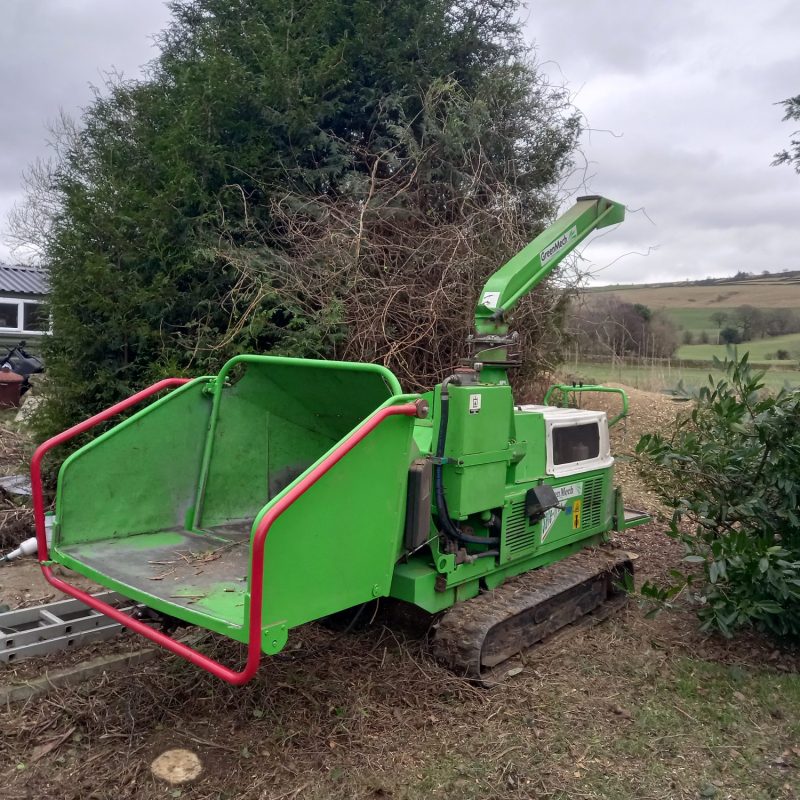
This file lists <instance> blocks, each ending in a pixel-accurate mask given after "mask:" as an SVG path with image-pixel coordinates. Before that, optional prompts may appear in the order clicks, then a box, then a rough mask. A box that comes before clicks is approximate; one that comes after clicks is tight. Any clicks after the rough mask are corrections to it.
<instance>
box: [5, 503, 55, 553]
mask: <svg viewBox="0 0 800 800" xmlns="http://www.w3.org/2000/svg"><path fill="white" fill-rule="evenodd" d="M54 519H55V517H54V516H53V515H52V514H48V515H47V516H46V517H45V518H44V533H45V536H46V537H47V544H48V546H49V545H50V542H51V541H52V539H53V521H54ZM38 550H39V545H38V544H37V542H36V537H35V536H31V538H30V539H26V540H25V541H24V542H22V544H20V546H19V547H17V548H16V549H15V550H12V551H11V552H10V553H6V554H5V555H4V556H3V557H2V558H0V564H2V563H5V562H7V561H16V560H17V559H18V558H22V557H23V556H35V555H36V552H37V551H38Z"/></svg>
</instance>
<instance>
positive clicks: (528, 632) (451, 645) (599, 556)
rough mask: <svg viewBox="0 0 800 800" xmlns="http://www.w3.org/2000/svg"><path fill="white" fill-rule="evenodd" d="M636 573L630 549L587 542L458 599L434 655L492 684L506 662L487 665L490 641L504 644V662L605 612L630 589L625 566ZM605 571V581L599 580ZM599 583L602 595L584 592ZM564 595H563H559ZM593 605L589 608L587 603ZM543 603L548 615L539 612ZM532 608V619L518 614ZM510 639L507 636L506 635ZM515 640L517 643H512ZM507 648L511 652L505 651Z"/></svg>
mask: <svg viewBox="0 0 800 800" xmlns="http://www.w3.org/2000/svg"><path fill="white" fill-rule="evenodd" d="M626 571H627V572H630V573H631V574H632V573H633V564H632V562H631V560H630V557H629V556H628V554H627V553H625V552H624V551H621V550H614V549H611V548H606V547H598V548H587V549H585V550H581V551H580V552H578V553H576V554H574V555H572V556H569V557H568V558H565V559H564V560H562V561H559V562H557V563H555V564H551V565H550V566H548V567H542V568H540V569H535V570H531V571H530V572H526V573H524V574H522V575H519V576H517V577H515V578H510V579H509V580H507V581H505V582H504V583H503V584H501V585H500V586H499V587H498V588H497V589H493V590H490V591H485V592H483V593H482V594H480V595H478V596H477V597H475V598H473V599H471V600H467V601H465V602H462V603H458V604H457V605H455V606H453V608H451V609H449V610H448V611H446V612H445V613H444V614H443V615H442V617H441V618H440V619H439V620H438V622H437V623H436V625H435V627H434V636H433V644H432V646H433V653H434V656H435V657H436V658H437V659H438V660H439V661H441V662H443V663H444V664H446V665H447V666H448V667H450V668H451V669H452V670H453V671H454V672H456V673H458V674H460V675H463V676H465V677H468V678H470V679H472V680H474V681H476V682H478V683H482V684H484V685H487V686H490V685H493V684H494V683H496V682H497V680H496V678H497V675H498V674H500V673H501V672H502V669H498V668H497V667H498V666H500V667H501V668H502V662H501V663H500V664H498V663H492V664H490V665H487V664H485V663H483V662H484V661H485V660H486V656H485V651H486V648H487V644H489V645H492V646H493V649H494V650H495V654H494V658H492V657H489V660H490V661H493V662H496V661H497V658H498V655H497V651H498V650H499V651H500V653H501V654H502V660H503V662H504V661H505V660H507V659H509V658H513V656H515V655H517V654H519V653H520V652H522V651H524V650H525V649H526V648H528V647H531V646H532V645H534V644H536V643H537V642H539V641H542V640H543V639H544V638H546V637H547V636H549V635H551V634H553V633H555V632H556V631H557V630H560V629H561V628H563V627H564V626H565V625H569V624H571V623H573V622H576V621H578V620H579V619H581V618H582V617H584V616H585V615H586V614H597V616H598V618H605V616H607V615H608V614H607V613H604V610H603V606H604V605H608V606H609V607H613V608H614V609H616V608H617V607H619V606H620V605H621V604H622V602H621V600H620V598H622V600H623V601H624V597H625V596H624V594H621V591H620V590H619V589H618V588H617V587H616V584H617V582H618V581H619V580H620V578H621V577H622V574H623V573H624V572H626ZM601 576H602V578H603V581H602V583H595V581H596V580H597V579H599V578H600V577H601ZM592 583H595V593H601V594H602V599H600V600H599V601H598V598H597V597H596V596H594V597H593V596H589V594H586V595H583V596H582V595H581V593H582V592H584V588H583V586H582V585H584V584H586V585H587V587H586V589H587V591H588V590H589V586H590V585H591V584H592ZM559 596H562V597H561V598H560V599H559ZM587 604H588V605H589V606H590V607H588V608H586V607H585V606H586V605H587ZM537 606H539V607H540V611H541V617H542V619H535V618H536V616H537V615H536V608H537ZM520 614H526V617H527V616H531V617H533V618H534V619H532V620H531V622H532V623H533V624H531V625H529V626H528V625H527V624H526V622H525V620H520V619H517V620H516V622H517V627H518V628H519V626H520V625H522V627H521V628H519V629H518V630H516V631H515V630H513V628H514V621H515V618H518V617H519V615H520ZM504 634H505V635H506V637H507V638H509V640H510V641H509V643H508V644H506V643H504V642H503V638H502V637H503V635H504ZM511 642H513V644H512V643H511ZM504 649H506V650H507V652H505V653H503V651H504Z"/></svg>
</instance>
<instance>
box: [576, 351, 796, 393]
mask: <svg viewBox="0 0 800 800" xmlns="http://www.w3.org/2000/svg"><path fill="white" fill-rule="evenodd" d="M722 355H723V356H724V353H723V354H722ZM778 363H780V362H778ZM562 369H563V371H564V372H566V373H568V374H569V376H570V378H571V379H575V378H577V379H579V380H581V381H583V382H584V383H609V382H612V383H623V384H625V385H627V386H633V387H634V388H635V389H643V390H645V391H650V392H661V391H664V390H666V389H674V388H675V387H677V386H678V384H679V383H680V382H683V384H684V386H687V387H699V386H701V385H705V383H706V382H707V381H708V376H709V375H712V376H713V375H714V374H715V371H714V370H713V369H712V368H711V365H710V364H709V366H708V368H704V367H682V366H680V365H678V364H677V362H676V364H675V365H659V364H656V365H653V366H650V365H647V366H638V365H629V364H626V365H624V366H622V365H612V364H600V363H593V362H592V363H588V362H587V363H579V364H577V365H575V364H565V365H564V367H563V368H562ZM764 383H765V385H766V386H767V388H768V389H771V390H773V391H777V390H778V389H782V388H783V387H784V386H787V385H788V386H789V387H791V388H796V387H800V371H798V370H793V369H774V368H772V369H768V370H766V372H765V376H764Z"/></svg>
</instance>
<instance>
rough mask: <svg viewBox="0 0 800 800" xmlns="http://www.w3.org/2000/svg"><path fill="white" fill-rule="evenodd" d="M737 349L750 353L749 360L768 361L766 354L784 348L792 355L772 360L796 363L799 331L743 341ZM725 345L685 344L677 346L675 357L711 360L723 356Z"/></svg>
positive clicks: (798, 349)
mask: <svg viewBox="0 0 800 800" xmlns="http://www.w3.org/2000/svg"><path fill="white" fill-rule="evenodd" d="M736 349H737V351H738V352H739V353H740V354H742V353H744V352H748V353H750V361H751V362H754V363H757V362H766V363H769V359H768V356H770V355H773V354H774V353H776V352H777V351H778V350H786V351H787V352H788V353H789V354H790V355H791V356H792V357H791V358H790V359H788V360H784V361H777V360H773V362H774V363H775V364H777V365H780V366H792V365H796V364H797V361H798V358H800V333H790V334H787V335H786V336H773V337H771V338H769V339H758V340H756V341H753V342H743V343H742V344H740V345H736ZM727 350H728V348H727V345H724V344H721V345H717V344H685V345H683V346H682V347H680V348H678V352H677V357H678V358H681V359H687V360H694V361H711V359H712V357H713V356H716V357H717V358H720V359H722V358H725V354H726V353H727Z"/></svg>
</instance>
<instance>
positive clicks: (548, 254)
mask: <svg viewBox="0 0 800 800" xmlns="http://www.w3.org/2000/svg"><path fill="white" fill-rule="evenodd" d="M577 238H578V228H577V226H576V225H573V226H572V227H571V228H570V229H569V230H568V231H567V232H566V233H565V234H564V235H563V236H559V237H558V239H556V240H555V241H554V242H552V243H551V244H549V245H547V247H545V249H544V250H542V264H543V265H544V264H546V263H547V262H548V261H549V260H550V259H551V258H553V256H555V255H558V253H560V252H561V251H562V250H563V249H564V248H565V247H566V246H567V245H568V244H569V243H570V242H571V241H573V240H574V239H577Z"/></svg>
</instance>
